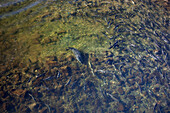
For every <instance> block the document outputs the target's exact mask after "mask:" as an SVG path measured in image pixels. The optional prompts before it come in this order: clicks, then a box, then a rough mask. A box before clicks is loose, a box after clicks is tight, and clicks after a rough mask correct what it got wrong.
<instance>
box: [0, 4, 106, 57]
mask: <svg viewBox="0 0 170 113" xmlns="http://www.w3.org/2000/svg"><path fill="white" fill-rule="evenodd" d="M38 7H40V5H39V6H36V7H34V8H31V9H29V10H27V11H26V12H24V13H22V12H21V13H20V14H18V15H14V16H12V17H10V18H7V19H4V20H3V19H2V20H1V22H2V23H3V25H2V26H1V29H3V31H5V30H4V29H5V28H6V29H7V30H9V32H10V31H11V32H15V33H14V34H15V36H16V35H17V42H18V44H19V45H18V46H21V48H23V51H27V52H24V53H21V54H23V55H24V57H23V58H24V60H25V59H27V60H28V59H29V58H27V56H29V57H36V56H37V55H38V56H39V57H41V58H45V57H46V56H48V55H54V56H55V55H57V56H60V55H62V54H63V53H68V52H67V51H65V50H66V48H67V47H75V48H78V49H80V50H82V51H84V52H88V53H89V52H94V51H96V50H99V49H100V52H102V51H101V49H103V50H104V49H105V48H103V47H106V46H105V45H106V44H107V41H106V40H105V37H103V36H98V34H101V32H103V31H104V27H103V26H102V24H100V23H93V20H91V21H88V20H87V19H83V18H81V17H74V16H69V17H68V18H66V16H67V15H68V14H69V12H65V11H67V10H70V8H69V9H65V11H64V12H63V10H61V9H60V8H59V9H57V8H56V7H54V6H51V7H50V6H48V9H46V8H42V9H41V10H40V12H38V13H39V14H36V15H35V14H32V13H35V11H36V9H37V8H38ZM49 7H50V8H49ZM65 7H68V6H67V5H64V6H62V8H65ZM53 8H54V9H55V10H56V12H54V14H53V13H52V11H53V10H54V9H53ZM51 10H52V11H51ZM57 10H58V11H59V10H61V11H60V12H57ZM41 11H42V12H41ZM70 12H72V11H70ZM66 13H68V14H66ZM49 14H50V16H48V15H49ZM24 15H25V16H26V17H25V16H24ZM46 15H47V16H46ZM56 15H62V17H64V18H63V19H58V20H56V21H54V22H51V21H50V20H51V19H53V18H55V17H56ZM43 16H46V17H43ZM14 18H16V19H14ZM9 21H10V22H9ZM13 24H14V25H13ZM6 26H7V27H6ZM2 27H3V28H2ZM12 30H14V31H12ZM62 31H64V32H63V33H60V32H62ZM9 32H6V36H8V35H7V33H9ZM9 34H10V33H9ZM2 37H4V35H3V36H2ZM34 42H36V44H34ZM24 48H25V49H24ZM36 53H37V54H36ZM31 59H32V58H31Z"/></svg>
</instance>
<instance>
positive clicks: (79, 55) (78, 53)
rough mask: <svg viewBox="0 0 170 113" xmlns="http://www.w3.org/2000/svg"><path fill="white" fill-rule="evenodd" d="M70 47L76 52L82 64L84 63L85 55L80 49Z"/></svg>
mask: <svg viewBox="0 0 170 113" xmlns="http://www.w3.org/2000/svg"><path fill="white" fill-rule="evenodd" d="M68 49H70V50H72V52H73V53H74V55H75V57H76V59H77V60H78V61H79V62H80V63H81V64H83V63H84V56H83V54H82V53H81V52H80V51H78V50H77V49H75V48H72V47H69V48H68Z"/></svg>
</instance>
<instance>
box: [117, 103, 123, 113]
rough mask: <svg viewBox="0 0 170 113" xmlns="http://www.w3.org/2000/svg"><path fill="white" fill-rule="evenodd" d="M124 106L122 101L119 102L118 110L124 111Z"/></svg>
mask: <svg viewBox="0 0 170 113" xmlns="http://www.w3.org/2000/svg"><path fill="white" fill-rule="evenodd" d="M124 109H125V108H124V106H123V104H121V103H119V104H118V108H117V111H124Z"/></svg>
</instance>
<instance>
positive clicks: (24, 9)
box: [0, 0, 44, 19]
mask: <svg viewBox="0 0 170 113" xmlns="http://www.w3.org/2000/svg"><path fill="white" fill-rule="evenodd" d="M42 1H44V0H38V1H35V2H33V3H31V4H29V5H28V6H26V7H23V8H21V9H19V10H16V11H12V12H9V13H6V14H3V15H0V19H1V18H6V17H8V16H12V15H16V14H18V13H20V12H23V11H26V10H27V9H30V8H32V7H34V6H36V5H37V4H39V3H41V2H42ZM19 2H24V1H18V2H10V3H7V4H3V5H2V7H6V6H8V5H13V4H16V3H19Z"/></svg>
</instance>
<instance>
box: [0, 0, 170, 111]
mask: <svg viewBox="0 0 170 113" xmlns="http://www.w3.org/2000/svg"><path fill="white" fill-rule="evenodd" d="M52 3H53V4H52V5H51V4H49V6H48V10H47V9H45V8H44V10H45V11H44V12H43V10H41V12H43V13H41V12H39V13H36V14H37V17H34V16H36V15H33V16H32V15H31V14H32V13H30V14H29V15H28V17H29V19H30V21H31V22H32V24H31V25H30V26H29V25H25V24H23V26H25V27H26V28H25V29H26V30H25V29H24V27H23V26H20V25H18V26H19V28H20V29H19V30H16V32H14V33H13V31H12V30H8V32H9V33H10V32H12V33H13V35H8V33H4V34H3V33H1V38H3V37H4V36H6V37H7V36H10V37H12V36H13V37H16V36H17V37H16V40H17V43H19V45H20V46H21V47H20V48H22V47H23V48H22V49H19V48H17V49H19V50H20V51H21V52H20V51H18V53H20V54H17V55H18V56H19V57H20V56H22V57H23V59H19V61H18V62H19V63H18V62H17V63H18V64H19V66H18V65H17V64H13V65H12V66H11V67H10V66H7V67H3V66H1V67H3V68H7V69H6V70H5V71H4V70H3V69H2V71H1V73H2V74H3V75H4V76H2V77H1V86H2V87H1V89H2V94H4V93H6V94H7V95H8V96H10V97H13V98H11V99H8V98H7V99H6V96H2V97H1V98H2V99H1V102H2V103H3V106H5V105H6V104H7V103H8V104H9V103H10V104H9V105H10V107H3V109H2V110H7V111H9V112H11V110H10V109H8V108H11V109H12V112H17V111H19V112H31V111H32V112H57V113H58V112H62V113H63V112H97V113H104V112H111V113H117V112H127V113H129V112H132V113H136V112H141V113H143V112H157V113H159V112H168V110H169V38H168V36H169V32H168V27H169V25H168V24H169V20H168V13H167V11H166V10H164V9H163V8H161V7H160V6H159V5H158V4H156V3H153V2H150V1H147V0H146V1H144V0H143V1H140V0H136V1H135V0H134V1H128V2H127V1H126V2H125V1H109V0H108V1H98V0H96V1H90V0H88V1H86V0H82V1H81V0H75V1H69V2H52ZM35 12H36V11H35ZM44 13H46V14H44ZM33 14H34V10H33ZM19 16H20V15H19ZM31 18H33V20H31ZM23 19H24V21H25V22H27V21H28V20H25V18H23ZM30 21H28V22H30ZM7 25H8V24H7ZM4 32H5V31H4ZM25 34H26V36H25ZM24 36H25V37H24ZM23 37H24V38H23ZM24 39H29V40H24ZM1 42H2V41H1ZM3 42H4V43H7V42H6V41H3ZM9 42H10V41H9ZM11 42H12V41H11ZM7 44H8V43H7ZM7 47H8V45H7ZM14 47H15V46H14ZM68 47H74V48H76V49H77V50H78V51H81V52H82V54H84V55H85V56H88V57H87V60H88V61H87V63H86V64H81V63H80V62H78V61H77V60H76V58H75V56H74V54H72V53H71V52H69V51H66V49H67V48H68ZM9 48H10V47H9ZM3 50H4V51H5V50H6V48H5V47H4V48H3ZM9 50H11V49H9ZM4 51H3V55H4V56H5V55H6V56H7V58H8V56H9V53H8V52H7V50H6V51H5V52H4ZM13 57H14V58H18V57H17V56H13ZM13 57H12V58H13ZM7 58H6V59H7ZM41 58H42V59H41ZM23 60H25V62H26V65H23V64H22V63H25V62H24V61H23ZM7 61H8V60H6V62H7ZM1 62H2V64H7V65H9V63H6V62H5V63H3V60H2V61H1ZM20 62H22V63H20ZM12 63H13V62H12ZM14 63H15V62H14ZM2 81H8V82H9V83H4V82H2ZM11 84H12V85H11ZM5 87H7V88H5ZM18 97H20V98H22V101H21V100H19V99H18ZM3 99H4V100H6V101H3ZM17 103H19V104H17ZM20 103H22V104H23V106H20Z"/></svg>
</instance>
